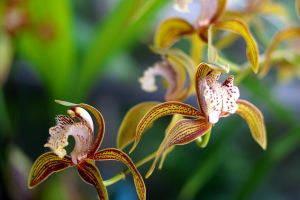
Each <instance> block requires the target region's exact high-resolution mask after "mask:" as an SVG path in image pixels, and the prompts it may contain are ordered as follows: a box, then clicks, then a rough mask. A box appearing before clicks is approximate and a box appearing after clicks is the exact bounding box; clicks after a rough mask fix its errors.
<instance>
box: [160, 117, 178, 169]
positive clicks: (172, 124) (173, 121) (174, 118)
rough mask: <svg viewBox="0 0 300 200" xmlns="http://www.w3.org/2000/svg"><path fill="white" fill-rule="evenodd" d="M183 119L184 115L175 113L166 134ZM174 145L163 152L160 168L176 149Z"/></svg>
mask: <svg viewBox="0 0 300 200" xmlns="http://www.w3.org/2000/svg"><path fill="white" fill-rule="evenodd" d="M182 119H183V116H182V115H178V114H175V115H173V117H172V120H171V122H170V124H169V125H168V127H167V129H166V135H168V134H169V133H170V130H171V129H172V128H173V126H175V125H176V124H177V122H178V121H180V120H182ZM174 147H175V146H173V147H170V148H169V149H167V151H165V152H164V153H163V155H162V158H161V160H160V163H159V167H158V168H159V169H161V168H162V166H163V163H164V161H165V158H166V156H167V155H168V154H169V153H170V152H171V151H172V150H173V149H174Z"/></svg>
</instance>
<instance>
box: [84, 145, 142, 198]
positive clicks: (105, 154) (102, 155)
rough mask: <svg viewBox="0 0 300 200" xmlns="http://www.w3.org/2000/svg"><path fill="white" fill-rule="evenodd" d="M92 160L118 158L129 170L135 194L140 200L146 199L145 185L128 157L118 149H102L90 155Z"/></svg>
mask: <svg viewBox="0 0 300 200" xmlns="http://www.w3.org/2000/svg"><path fill="white" fill-rule="evenodd" d="M90 158H91V159H93V160H118V161H121V162H123V163H124V164H125V165H126V166H127V167H128V168H129V169H130V171H131V173H132V175H133V179H134V183H135V187H136V191H137V194H138V196H139V198H140V199H141V200H145V199H146V186H145V183H144V181H143V178H142V176H141V174H140V173H139V171H138V170H137V168H136V167H135V165H134V163H133V162H132V160H131V159H130V157H129V156H128V155H127V154H126V153H124V152H122V151H121V150H118V149H104V150H101V151H99V152H97V153H95V154H94V155H92V156H91V157H90Z"/></svg>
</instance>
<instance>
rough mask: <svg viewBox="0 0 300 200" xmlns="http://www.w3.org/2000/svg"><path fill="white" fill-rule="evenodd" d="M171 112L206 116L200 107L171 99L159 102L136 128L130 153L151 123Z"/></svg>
mask: <svg viewBox="0 0 300 200" xmlns="http://www.w3.org/2000/svg"><path fill="white" fill-rule="evenodd" d="M171 114H181V115H184V116H188V117H203V118H204V115H203V114H202V113H201V112H200V111H199V110H198V109H196V108H194V107H193V106H190V105H187V104H184V103H180V102H176V101H169V102H165V103H161V104H158V105H157V106H154V107H153V108H152V109H151V110H149V111H148V112H147V113H146V114H145V115H144V117H143V118H142V119H141V121H140V122H139V124H138V126H137V128H136V134H135V142H134V145H133V147H132V148H131V150H130V152H129V153H131V152H132V151H133V150H134V149H135V147H136V146H137V144H138V143H139V141H140V139H141V137H142V134H143V133H144V131H145V130H146V128H147V127H149V125H150V124H152V123H153V122H154V121H155V120H157V119H158V118H160V117H163V116H166V115H171Z"/></svg>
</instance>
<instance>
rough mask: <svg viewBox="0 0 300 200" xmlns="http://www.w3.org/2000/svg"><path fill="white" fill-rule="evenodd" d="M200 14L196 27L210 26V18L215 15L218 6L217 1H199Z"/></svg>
mask: <svg viewBox="0 0 300 200" xmlns="http://www.w3.org/2000/svg"><path fill="white" fill-rule="evenodd" d="M200 3H201V12H200V16H199V18H198V26H199V27H201V26H207V25H209V24H210V22H211V20H212V18H213V17H214V15H215V14H216V12H217V10H218V6H219V1H218V0H210V1H207V0H200Z"/></svg>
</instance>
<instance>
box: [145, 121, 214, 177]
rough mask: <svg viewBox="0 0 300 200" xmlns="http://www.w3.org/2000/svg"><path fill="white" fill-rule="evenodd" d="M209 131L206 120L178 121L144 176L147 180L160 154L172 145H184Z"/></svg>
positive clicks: (209, 127) (209, 126)
mask: <svg viewBox="0 0 300 200" xmlns="http://www.w3.org/2000/svg"><path fill="white" fill-rule="evenodd" d="M210 129H211V124H210V123H209V122H208V121H207V119H196V120H192V119H183V120H180V121H179V122H178V123H177V124H176V125H175V126H174V127H173V128H172V129H171V130H170V133H169V134H168V135H166V137H165V138H164V140H163V141H162V143H161V145H160V146H159V149H158V150H157V153H156V157H155V160H154V162H153V164H152V166H151V168H150V169H149V171H148V172H147V174H146V178H148V177H149V176H150V175H151V174H152V172H153V170H154V168H155V165H156V163H157V161H158V160H159V158H160V157H161V156H162V154H163V153H164V152H165V151H166V150H167V149H169V148H170V147H172V146H174V145H184V144H188V143H190V142H192V141H194V140H196V139H197V138H198V137H199V136H202V135H204V134H205V133H207V132H208V131H209V130H210Z"/></svg>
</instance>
